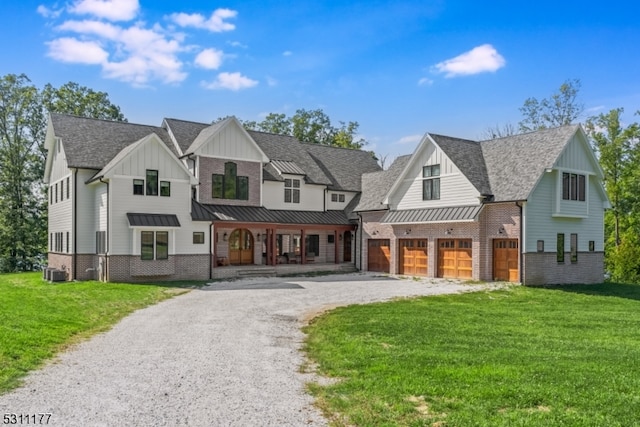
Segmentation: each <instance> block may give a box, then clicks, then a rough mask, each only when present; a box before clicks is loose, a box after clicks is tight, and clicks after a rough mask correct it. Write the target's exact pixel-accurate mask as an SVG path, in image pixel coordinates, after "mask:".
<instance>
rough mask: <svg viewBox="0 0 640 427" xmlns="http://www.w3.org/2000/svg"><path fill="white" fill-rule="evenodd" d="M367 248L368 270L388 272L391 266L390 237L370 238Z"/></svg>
mask: <svg viewBox="0 0 640 427" xmlns="http://www.w3.org/2000/svg"><path fill="white" fill-rule="evenodd" d="M367 248H368V255H367V262H368V264H367V270H369V271H379V272H381V273H388V272H389V269H390V266H391V263H390V260H391V249H390V244H389V239H369V241H368V243H367Z"/></svg>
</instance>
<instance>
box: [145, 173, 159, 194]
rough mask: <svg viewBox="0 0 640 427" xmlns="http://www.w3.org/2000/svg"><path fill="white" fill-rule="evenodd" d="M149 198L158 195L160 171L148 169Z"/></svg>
mask: <svg viewBox="0 0 640 427" xmlns="http://www.w3.org/2000/svg"><path fill="white" fill-rule="evenodd" d="M146 194H147V196H157V195H158V171H157V170H153V169H147V193H146Z"/></svg>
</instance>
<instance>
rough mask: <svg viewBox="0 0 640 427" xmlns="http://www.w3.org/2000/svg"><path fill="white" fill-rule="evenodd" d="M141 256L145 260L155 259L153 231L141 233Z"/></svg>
mask: <svg viewBox="0 0 640 427" xmlns="http://www.w3.org/2000/svg"><path fill="white" fill-rule="evenodd" d="M140 256H141V258H142V259H143V260H152V259H153V258H154V235H153V231H142V232H141V233H140Z"/></svg>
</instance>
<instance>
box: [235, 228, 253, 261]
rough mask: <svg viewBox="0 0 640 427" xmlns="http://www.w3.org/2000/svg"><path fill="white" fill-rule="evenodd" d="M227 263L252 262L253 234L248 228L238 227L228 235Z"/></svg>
mask: <svg viewBox="0 0 640 427" xmlns="http://www.w3.org/2000/svg"><path fill="white" fill-rule="evenodd" d="M229 263H230V264H231V265H244V264H253V235H252V234H251V232H250V231H249V230H247V229H245V228H238V229H236V230H233V232H232V233H231V235H230V236H229Z"/></svg>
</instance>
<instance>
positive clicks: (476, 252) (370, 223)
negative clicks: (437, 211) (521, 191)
mask: <svg viewBox="0 0 640 427" xmlns="http://www.w3.org/2000/svg"><path fill="white" fill-rule="evenodd" d="M384 214H385V212H365V213H363V214H362V221H363V224H362V232H363V239H364V242H363V243H362V266H361V270H364V271H366V270H367V257H368V250H367V248H368V245H367V241H368V239H389V241H390V252H391V255H390V256H391V260H390V271H389V272H390V273H391V274H398V272H399V271H400V270H399V266H398V264H399V260H400V255H399V245H398V240H399V239H427V241H428V245H427V256H428V260H427V263H428V264H427V265H428V266H427V277H436V276H437V273H438V263H437V256H438V240H440V239H471V241H472V265H473V273H472V277H473V279H474V280H493V241H494V239H517V240H519V239H520V208H519V207H518V206H517V205H516V204H515V203H509V204H507V203H505V204H487V205H485V206H484V208H483V210H482V212H481V213H480V215H479V218H478V220H477V221H473V222H449V223H422V224H409V225H407V224H403V225H392V224H383V223H381V222H380V220H381V218H382V216H383V215H384ZM358 261H360V260H358Z"/></svg>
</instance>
